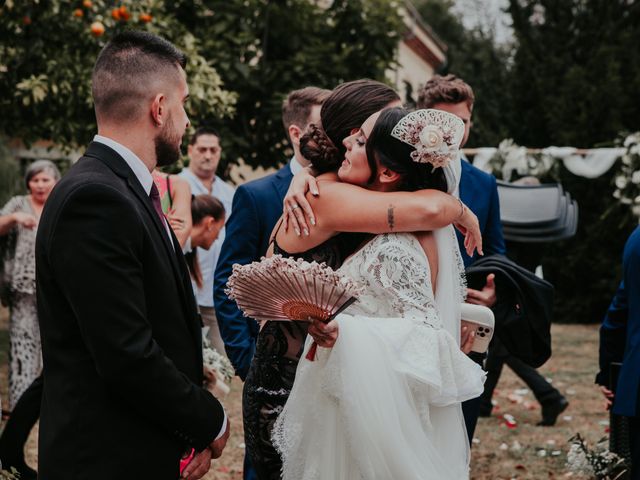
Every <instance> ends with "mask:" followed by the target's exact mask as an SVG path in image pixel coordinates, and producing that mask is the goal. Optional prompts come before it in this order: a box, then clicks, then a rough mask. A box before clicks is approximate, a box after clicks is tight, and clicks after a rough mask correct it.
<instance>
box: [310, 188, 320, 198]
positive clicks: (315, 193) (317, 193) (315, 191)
mask: <svg viewBox="0 0 640 480" xmlns="http://www.w3.org/2000/svg"><path fill="white" fill-rule="evenodd" d="M311 193H312V194H313V195H314V196H316V197H317V196H318V195H320V192H318V191H317V190H314V191H313V192H311Z"/></svg>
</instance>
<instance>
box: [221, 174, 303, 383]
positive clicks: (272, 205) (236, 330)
mask: <svg viewBox="0 0 640 480" xmlns="http://www.w3.org/2000/svg"><path fill="white" fill-rule="evenodd" d="M292 178H293V175H292V173H291V167H290V166H289V165H285V166H284V167H283V168H281V169H280V170H279V171H278V172H276V173H274V174H272V175H268V176H266V177H264V178H260V179H258V180H254V181H252V182H248V183H245V184H244V185H241V186H240V187H238V189H237V190H236V193H235V195H234V196H233V208H232V210H231V217H229V220H228V221H227V224H226V236H225V239H224V243H223V244H222V250H221V252H220V257H219V258H218V264H217V267H216V273H215V277H214V283H213V301H214V304H215V308H216V316H217V319H218V325H219V327H220V334H221V336H222V340H224V344H225V349H226V351H227V356H228V357H229V360H231V363H232V364H233V366H234V368H235V369H236V374H237V375H238V376H239V377H240V378H241V379H242V380H244V379H245V377H246V376H247V373H248V371H249V366H250V365H251V359H252V358H253V354H254V352H255V345H256V338H257V336H258V323H257V322H256V321H255V320H253V319H252V318H248V317H244V316H243V315H242V312H241V311H240V310H239V309H238V306H237V305H236V302H235V301H234V300H231V299H229V298H228V297H227V295H226V294H225V293H224V290H225V288H226V287H227V280H228V279H229V276H230V275H231V271H232V267H233V264H234V263H239V264H242V265H245V264H248V263H251V262H253V261H256V260H260V257H262V256H263V255H264V254H265V253H266V251H267V248H268V246H269V237H270V236H271V232H272V230H273V227H274V226H275V224H276V222H277V221H278V219H279V218H280V216H281V215H282V201H283V199H284V196H285V194H286V193H287V189H288V188H289V184H290V183H291V179H292Z"/></svg>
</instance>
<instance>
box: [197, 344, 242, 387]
mask: <svg viewBox="0 0 640 480" xmlns="http://www.w3.org/2000/svg"><path fill="white" fill-rule="evenodd" d="M202 363H203V364H204V367H205V369H209V370H213V371H214V372H215V373H216V376H217V377H218V378H221V379H224V381H225V382H227V383H228V382H230V381H231V379H232V378H233V376H234V375H235V370H234V368H233V365H231V362H230V361H229V359H228V358H227V357H225V356H224V355H222V354H220V352H218V351H217V350H216V349H215V348H213V347H212V346H211V344H210V343H209V339H208V338H207V336H206V335H203V336H202Z"/></svg>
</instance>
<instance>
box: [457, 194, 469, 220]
mask: <svg viewBox="0 0 640 480" xmlns="http://www.w3.org/2000/svg"><path fill="white" fill-rule="evenodd" d="M458 202H459V203H460V214H459V215H458V218H457V219H456V220H460V219H461V218H462V216H463V215H464V212H465V211H466V210H467V206H466V205H465V204H464V203H462V200H460V199H459V198H458Z"/></svg>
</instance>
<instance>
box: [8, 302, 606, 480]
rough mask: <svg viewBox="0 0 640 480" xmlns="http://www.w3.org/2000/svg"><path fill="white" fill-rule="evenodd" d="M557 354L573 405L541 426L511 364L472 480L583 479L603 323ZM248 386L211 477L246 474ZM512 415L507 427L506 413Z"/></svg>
mask: <svg viewBox="0 0 640 480" xmlns="http://www.w3.org/2000/svg"><path fill="white" fill-rule="evenodd" d="M553 347H554V349H553V350H554V354H553V356H552V358H551V360H549V361H548V362H547V363H546V364H545V365H544V366H543V367H542V368H541V369H540V372H541V373H542V374H543V375H544V376H545V377H547V378H549V379H551V381H552V382H553V385H555V386H556V387H557V388H558V389H559V390H560V391H561V392H562V393H563V394H564V395H565V396H566V397H567V399H568V400H569V402H570V405H569V408H568V409H567V410H566V411H565V412H564V413H563V414H562V415H561V417H560V418H559V420H558V423H557V425H556V426H554V427H537V426H536V425H535V424H536V423H537V422H538V420H539V419H540V407H539V405H538V404H537V403H536V402H535V399H534V397H533V395H532V394H531V392H530V391H528V390H527V389H526V386H525V385H524V384H523V383H522V381H521V380H520V379H519V378H517V377H516V376H515V375H514V374H513V373H512V372H511V370H509V369H508V368H507V367H505V370H504V372H503V376H502V378H501V379H500V383H499V384H498V387H497V389H496V393H495V395H494V401H495V404H496V407H495V408H494V415H493V416H492V417H490V418H481V419H480V421H479V425H478V429H477V430H476V439H475V440H474V445H473V450H472V464H471V471H472V479H473V480H510V479H519V480H520V479H522V480H524V479H530V480H541V479H559V478H572V479H577V478H580V477H578V476H576V475H572V474H570V473H568V472H567V469H566V468H565V461H566V454H567V451H568V447H569V444H568V439H569V438H570V437H572V436H573V435H574V434H576V433H578V432H579V433H581V434H582V435H583V436H584V437H585V438H586V439H587V441H588V442H589V443H590V444H593V443H595V442H596V441H598V440H599V439H600V438H602V437H603V436H604V435H606V429H607V419H608V416H607V414H606V412H605V411H604V409H603V402H602V399H601V397H600V394H599V392H598V391H597V389H596V387H595V385H594V384H593V378H594V375H595V372H596V370H597V355H598V331H597V326H584V325H554V327H553ZM7 348H8V334H7V314H6V310H4V309H2V310H1V311H0V394H1V395H2V402H3V404H4V405H6V402H7V353H6V352H7ZM241 393H242V384H241V383H240V381H239V380H237V379H234V381H233V384H232V388H231V392H230V393H229V395H228V397H227V398H226V399H225V402H224V403H225V407H226V409H227V412H228V414H229V418H230V421H231V427H232V435H231V439H230V441H229V443H228V445H227V448H226V450H225V452H224V454H223V456H222V458H221V459H220V460H218V461H215V462H214V463H213V465H212V468H211V471H210V472H209V474H208V475H207V476H206V477H205V478H206V479H207V480H231V479H234V480H235V479H241V478H242V459H243V455H244V443H243V438H242V430H241V428H242V421H241V405H240V402H241ZM504 414H509V415H512V416H513V417H514V418H515V420H516V423H517V424H516V426H515V428H509V427H508V426H507V425H506V422H505V421H504V419H503V418H502V415H504ZM36 439H37V428H36V429H34V431H33V432H32V433H31V436H30V438H29V442H28V445H27V447H26V451H27V459H28V462H29V463H30V464H31V465H35V464H36V461H37V460H36V458H37V446H36V444H37V440H36Z"/></svg>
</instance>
